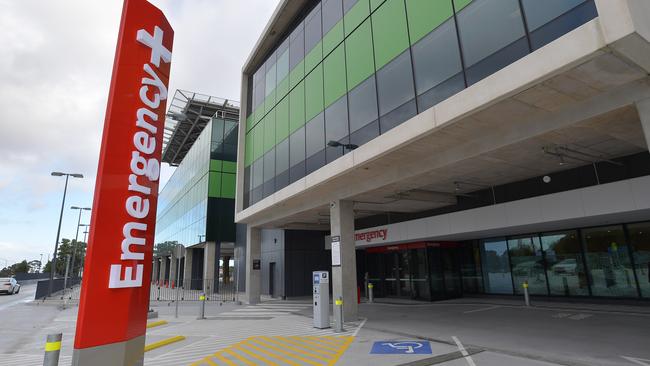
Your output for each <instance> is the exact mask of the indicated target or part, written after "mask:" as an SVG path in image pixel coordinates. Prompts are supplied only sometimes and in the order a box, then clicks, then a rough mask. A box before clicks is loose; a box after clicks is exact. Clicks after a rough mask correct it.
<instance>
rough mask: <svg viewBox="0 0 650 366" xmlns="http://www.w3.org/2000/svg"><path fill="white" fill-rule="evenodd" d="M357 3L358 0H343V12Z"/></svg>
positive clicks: (366, 0)
mask: <svg viewBox="0 0 650 366" xmlns="http://www.w3.org/2000/svg"><path fill="white" fill-rule="evenodd" d="M363 1H365V2H368V0H363ZM358 2H359V0H343V11H344V12H345V13H347V12H348V11H349V10H350V9H352V7H353V6H354V5H356V3H358Z"/></svg>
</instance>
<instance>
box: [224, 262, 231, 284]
mask: <svg viewBox="0 0 650 366" xmlns="http://www.w3.org/2000/svg"><path fill="white" fill-rule="evenodd" d="M223 283H224V284H228V283H230V256H229V255H226V256H224V257H223Z"/></svg>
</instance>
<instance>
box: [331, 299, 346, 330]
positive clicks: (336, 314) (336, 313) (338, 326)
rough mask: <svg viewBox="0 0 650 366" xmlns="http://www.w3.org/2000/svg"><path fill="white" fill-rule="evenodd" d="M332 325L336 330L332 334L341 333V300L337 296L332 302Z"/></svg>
mask: <svg viewBox="0 0 650 366" xmlns="http://www.w3.org/2000/svg"><path fill="white" fill-rule="evenodd" d="M334 305H335V306H334V323H335V325H336V328H334V333H343V332H344V331H345V330H344V329H343V299H342V298H341V297H340V296H339V298H338V299H336V301H334Z"/></svg>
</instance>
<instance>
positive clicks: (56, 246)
mask: <svg viewBox="0 0 650 366" xmlns="http://www.w3.org/2000/svg"><path fill="white" fill-rule="evenodd" d="M52 176H53V177H63V176H65V186H64V188H63V200H62V201H61V213H60V214H59V228H58V229H57V231H56V242H55V243H54V256H53V257H52V264H51V265H50V283H49V286H48V288H47V296H48V297H50V296H52V287H53V286H54V272H56V252H57V251H58V250H59V237H60V235H61V221H63V208H64V207H65V195H66V193H68V179H69V178H70V177H73V178H83V177H84V176H83V175H82V174H78V173H61V172H52Z"/></svg>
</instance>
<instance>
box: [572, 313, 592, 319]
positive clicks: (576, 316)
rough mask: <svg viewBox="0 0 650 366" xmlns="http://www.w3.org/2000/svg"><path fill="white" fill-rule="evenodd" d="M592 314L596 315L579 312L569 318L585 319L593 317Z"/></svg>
mask: <svg viewBox="0 0 650 366" xmlns="http://www.w3.org/2000/svg"><path fill="white" fill-rule="evenodd" d="M592 316H594V315H593V314H577V315H572V316H570V317H569V319H571V320H583V319H587V318H591V317H592Z"/></svg>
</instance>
